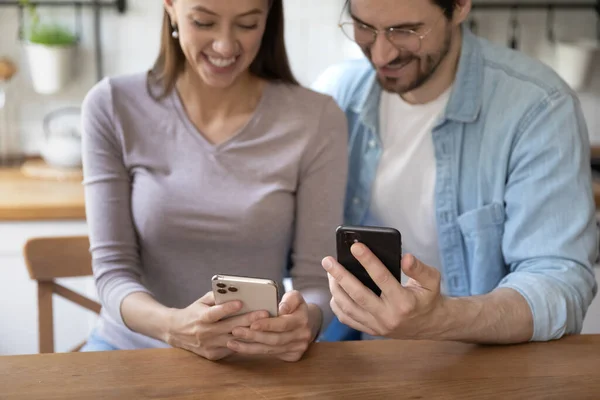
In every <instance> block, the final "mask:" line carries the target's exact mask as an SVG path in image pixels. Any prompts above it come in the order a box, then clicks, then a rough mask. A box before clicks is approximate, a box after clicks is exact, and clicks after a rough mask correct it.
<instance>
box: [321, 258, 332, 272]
mask: <svg viewBox="0 0 600 400" xmlns="http://www.w3.org/2000/svg"><path fill="white" fill-rule="evenodd" d="M321 264H322V265H323V268H325V269H326V270H328V271H329V270H330V269H331V268H333V263H332V262H331V260H330V259H329V257H327V258H324V259H323V261H322V262H321Z"/></svg>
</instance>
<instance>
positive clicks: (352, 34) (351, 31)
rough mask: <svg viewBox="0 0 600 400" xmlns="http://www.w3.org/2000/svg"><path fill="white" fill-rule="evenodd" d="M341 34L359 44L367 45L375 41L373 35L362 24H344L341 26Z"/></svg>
mask: <svg viewBox="0 0 600 400" xmlns="http://www.w3.org/2000/svg"><path fill="white" fill-rule="evenodd" d="M341 27H342V32H344V35H346V37H348V39H350V40H352V41H354V42H356V43H358V44H360V45H369V44H372V43H373V42H374V41H375V33H374V32H373V31H372V30H371V29H369V28H368V27H366V26H364V25H362V24H356V23H353V22H346V23H344V24H342V26H341Z"/></svg>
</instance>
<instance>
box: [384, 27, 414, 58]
mask: <svg viewBox="0 0 600 400" xmlns="http://www.w3.org/2000/svg"><path fill="white" fill-rule="evenodd" d="M388 39H389V41H390V42H392V44H393V45H394V46H396V47H397V48H399V49H404V50H406V51H409V52H411V53H416V52H418V51H419V50H420V48H421V39H420V38H419V37H418V36H417V34H416V33H414V32H411V31H405V30H393V31H390V32H388Z"/></svg>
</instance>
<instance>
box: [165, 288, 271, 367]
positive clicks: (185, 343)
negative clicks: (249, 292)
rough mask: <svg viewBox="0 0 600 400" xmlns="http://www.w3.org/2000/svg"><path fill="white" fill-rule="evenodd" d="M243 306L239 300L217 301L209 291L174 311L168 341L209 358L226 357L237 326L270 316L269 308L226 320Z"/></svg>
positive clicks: (230, 351)
mask: <svg viewBox="0 0 600 400" xmlns="http://www.w3.org/2000/svg"><path fill="white" fill-rule="evenodd" d="M241 308H242V303H241V302H239V301H232V302H228V303H224V304H220V305H215V298H214V295H213V293H212V292H209V293H207V294H206V295H204V296H203V297H202V298H201V299H200V300H198V301H196V302H194V303H193V304H192V305H190V306H188V307H187V308H184V309H175V310H173V311H172V313H171V315H170V318H169V329H168V332H167V335H166V338H165V342H166V343H168V344H169V345H171V346H173V347H178V348H182V349H185V350H188V351H191V352H193V353H196V354H198V355H200V356H202V357H204V358H206V359H209V360H213V361H215V360H220V359H222V358H225V357H227V356H229V355H231V354H232V353H233V351H232V350H231V349H229V348H227V343H228V342H229V341H231V340H232V339H233V336H232V335H231V332H232V331H233V330H234V329H236V328H238V327H249V326H250V325H252V323H253V322H256V321H258V320H260V319H264V318H268V316H269V314H268V312H266V311H256V312H252V313H248V314H244V315H239V316H235V317H232V318H229V319H226V320H223V319H224V318H226V317H228V316H230V315H232V314H234V313H235V312H237V311H239V310H240V309H241Z"/></svg>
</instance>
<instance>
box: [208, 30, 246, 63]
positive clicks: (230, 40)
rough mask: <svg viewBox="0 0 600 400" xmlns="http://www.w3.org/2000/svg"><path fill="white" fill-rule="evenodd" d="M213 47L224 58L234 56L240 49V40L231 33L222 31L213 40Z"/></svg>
mask: <svg viewBox="0 0 600 400" xmlns="http://www.w3.org/2000/svg"><path fill="white" fill-rule="evenodd" d="M212 48H213V50H214V51H215V52H216V53H217V54H219V55H220V56H222V57H223V58H229V57H234V56H236V55H237V53H238V51H239V45H238V41H237V40H236V38H235V37H234V36H233V35H231V34H230V33H222V34H220V35H219V36H218V37H216V38H215V39H214V41H213V45H212Z"/></svg>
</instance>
